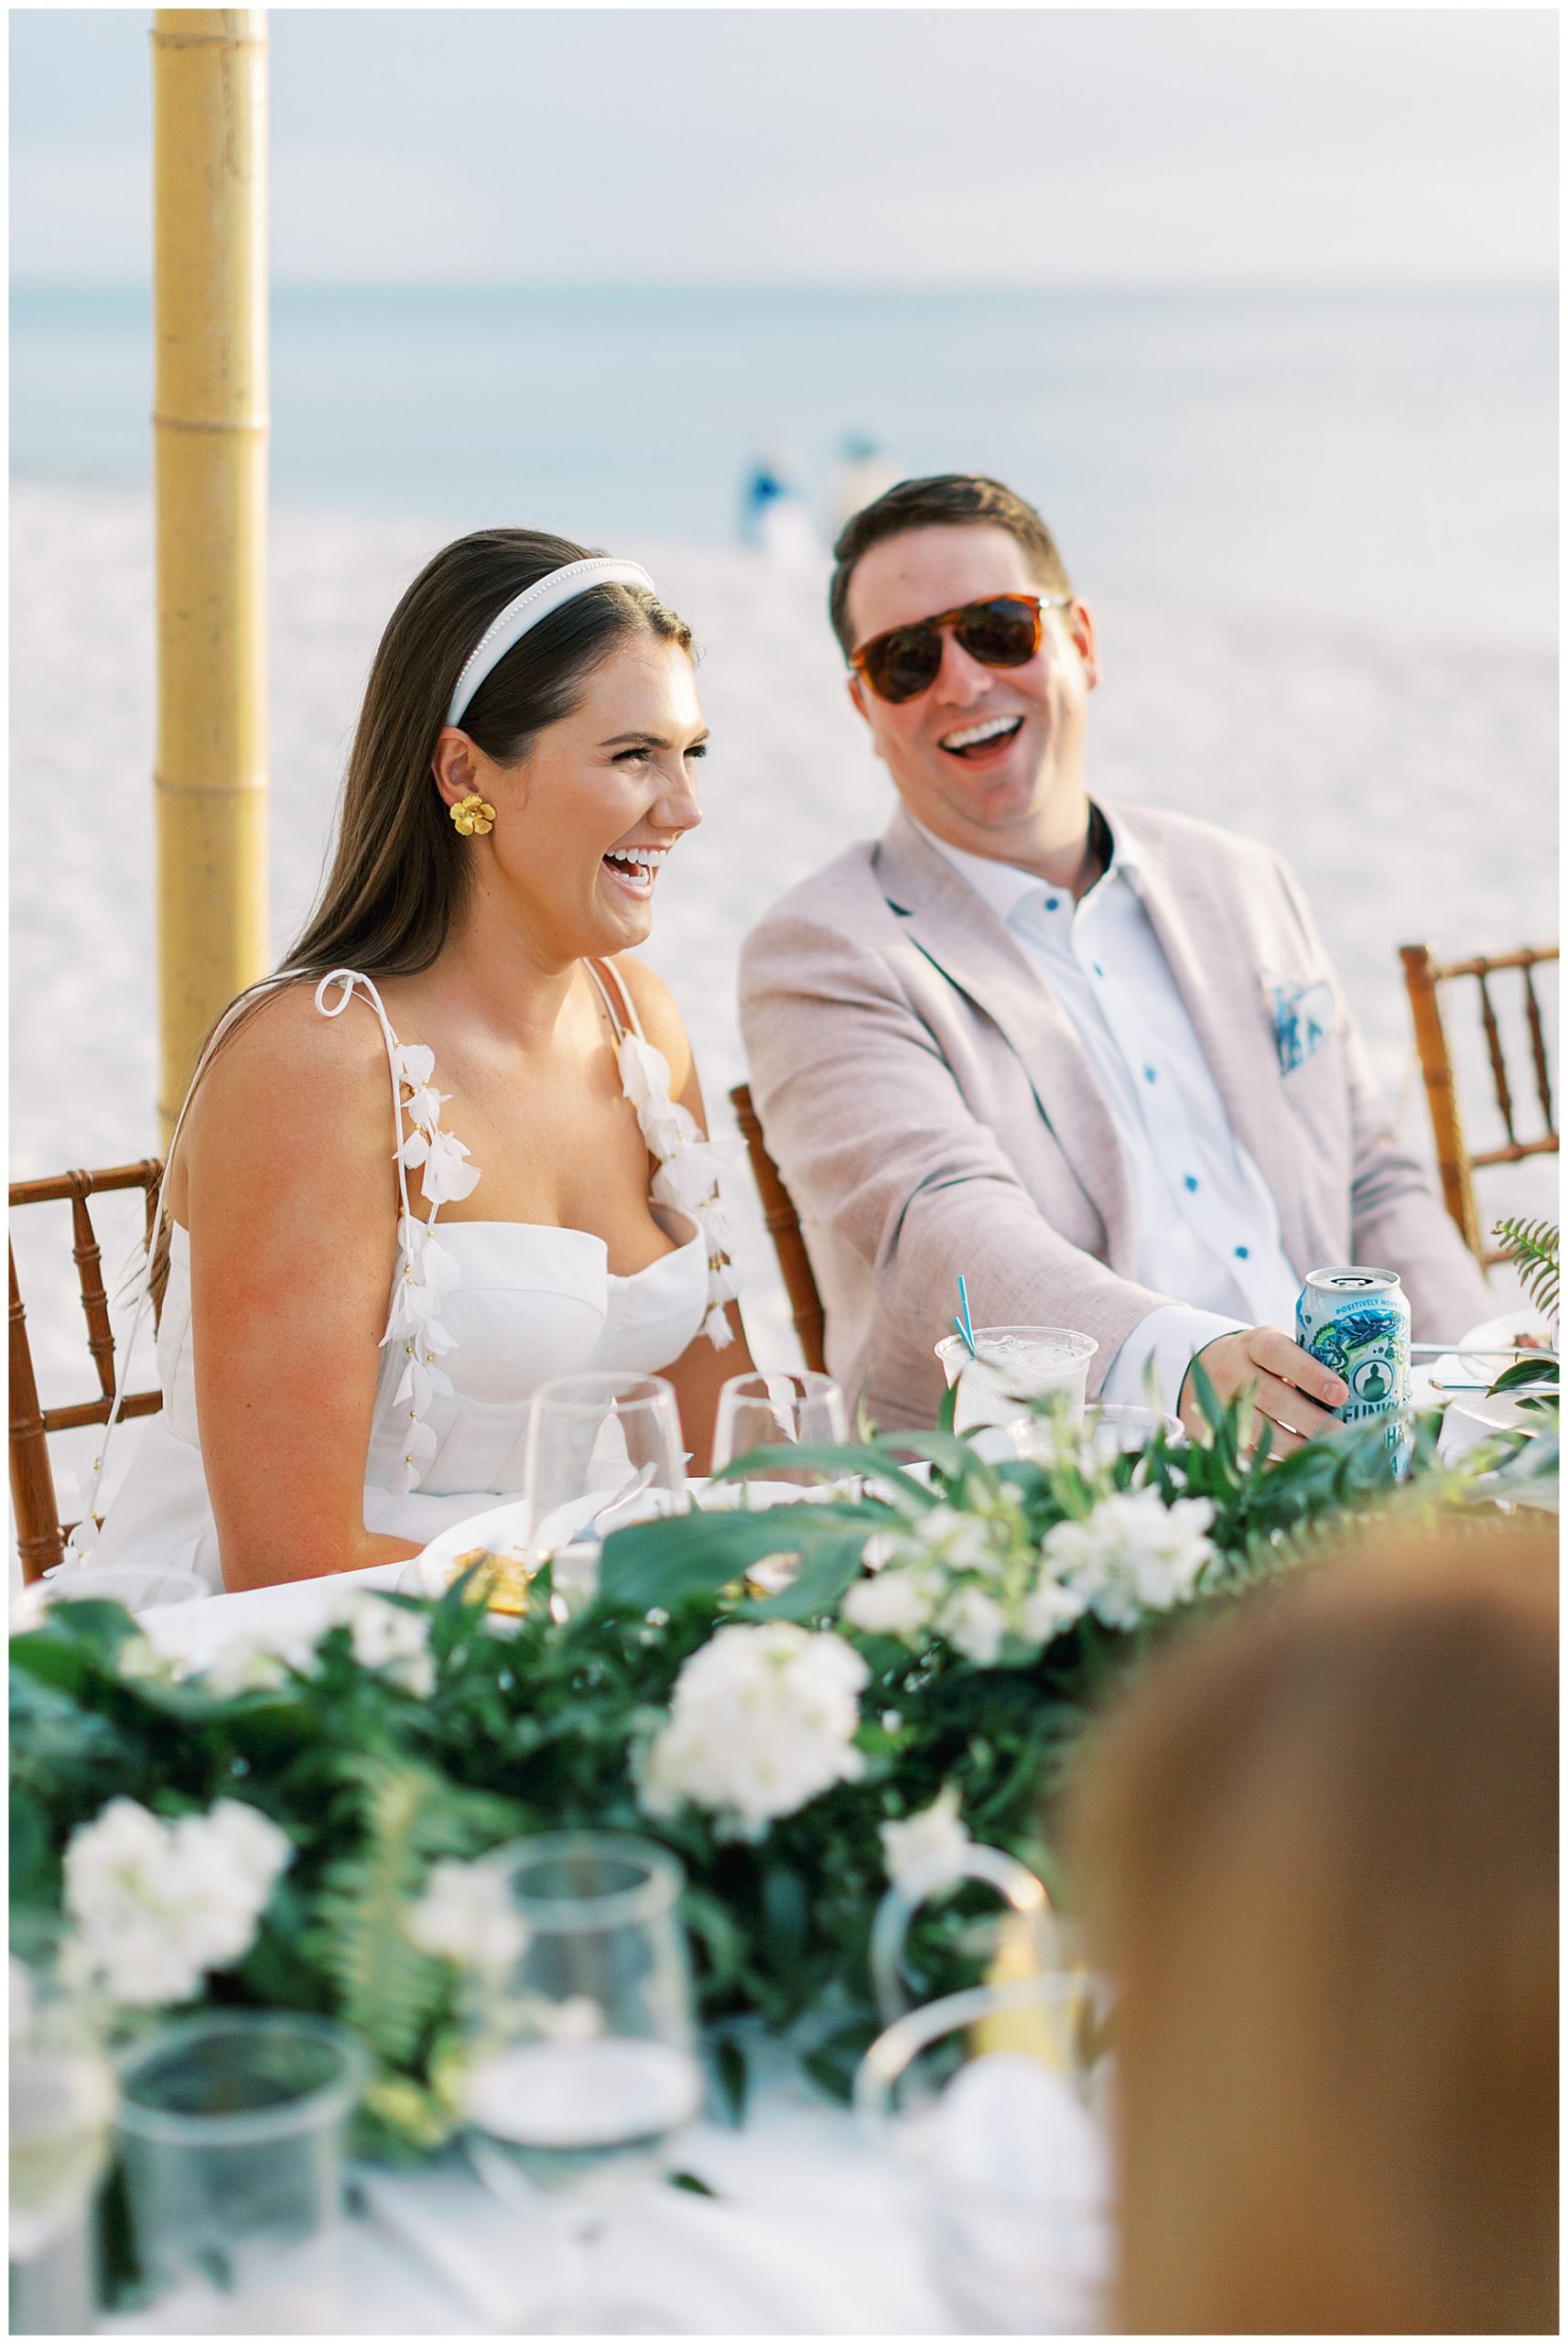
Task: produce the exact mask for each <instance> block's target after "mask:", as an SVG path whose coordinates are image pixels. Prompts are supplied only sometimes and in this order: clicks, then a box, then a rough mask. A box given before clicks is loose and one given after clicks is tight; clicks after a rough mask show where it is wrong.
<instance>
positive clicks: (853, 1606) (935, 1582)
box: [839, 1534, 942, 1636]
mask: <svg viewBox="0 0 1568 2344" xmlns="http://www.w3.org/2000/svg"><path fill="white" fill-rule="evenodd" d="M879 1535H880V1534H879ZM873 1543H874V1542H873V1541H872V1540H870V1539H868V1541H867V1544H868V1546H869V1545H871V1544H873ZM941 1600H942V1581H941V1579H939V1578H937V1577H935V1575H934V1574H933V1573H931V1572H929V1571H918V1570H894V1569H885V1570H879V1571H876V1572H873V1573H872V1574H871V1576H870V1577H868V1578H866V1579H857V1580H856V1581H855V1584H854V1585H853V1587H851V1588H850V1589H849V1591H848V1592H847V1594H846V1595H845V1597H844V1601H843V1602H842V1604H841V1605H840V1606H839V1609H840V1611H841V1612H842V1613H843V1616H844V1618H845V1619H846V1620H848V1621H849V1624H850V1626H851V1627H854V1628H861V1629H863V1630H864V1631H865V1633H866V1634H867V1635H869V1636H916V1635H918V1634H919V1633H920V1631H921V1630H922V1628H928V1627H929V1626H930V1624H931V1622H932V1621H933V1620H934V1619H935V1616H936V1607H937V1605H938V1604H939V1603H940V1601H941Z"/></svg>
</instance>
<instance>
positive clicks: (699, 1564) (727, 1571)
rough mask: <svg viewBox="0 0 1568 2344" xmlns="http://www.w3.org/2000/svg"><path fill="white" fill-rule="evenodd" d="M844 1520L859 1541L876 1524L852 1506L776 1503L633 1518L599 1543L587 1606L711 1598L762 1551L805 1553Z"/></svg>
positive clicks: (663, 1605) (657, 1605) (653, 1606)
mask: <svg viewBox="0 0 1568 2344" xmlns="http://www.w3.org/2000/svg"><path fill="white" fill-rule="evenodd" d="M846 1524H855V1525H863V1527H862V1528H861V1530H860V1536H861V1538H862V1540H864V1539H865V1538H866V1537H868V1536H870V1534H871V1530H872V1529H873V1528H874V1527H875V1523H874V1521H873V1520H868V1519H867V1518H866V1516H864V1515H863V1514H860V1513H858V1512H857V1511H855V1510H854V1509H852V1508H847V1507H843V1506H830V1505H775V1506H768V1507H766V1508H765V1509H764V1510H763V1511H762V1512H761V1513H759V1514H747V1513H742V1512H737V1513H734V1514H730V1513H723V1514H668V1515H665V1518H664V1519H663V1520H662V1521H657V1522H634V1523H632V1524H630V1525H628V1527H627V1528H626V1529H624V1530H616V1531H612V1532H611V1536H609V1537H608V1538H607V1539H606V1540H605V1542H604V1545H603V1547H602V1549H601V1550H600V1558H599V1588H598V1592H597V1595H596V1597H595V1601H594V1605H593V1607H592V1608H593V1609H595V1610H600V1609H603V1608H605V1607H607V1606H611V1605H614V1606H618V1607H619V1606H624V1607H626V1608H627V1609H629V1610H631V1611H633V1612H652V1611H654V1610H660V1611H665V1612H670V1611H673V1610H674V1609H675V1607H676V1604H677V1603H679V1602H681V1601H683V1600H684V1599H685V1598H686V1597H687V1596H689V1595H717V1594H718V1592H719V1589H720V1588H723V1587H728V1586H729V1585H730V1581H731V1580H732V1579H741V1578H743V1577H744V1576H745V1573H746V1570H747V1568H748V1566H749V1565H750V1564H752V1563H759V1562H761V1561H762V1557H763V1556H764V1555H787V1554H799V1553H803V1552H805V1551H806V1549H807V1548H808V1547H811V1546H815V1545H816V1544H817V1543H818V1541H819V1540H821V1539H822V1538H824V1537H826V1536H828V1535H829V1534H830V1533H833V1532H835V1531H838V1532H841V1531H842V1529H843V1527H844V1525H846Z"/></svg>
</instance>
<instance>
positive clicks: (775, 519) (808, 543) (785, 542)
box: [741, 454, 822, 570]
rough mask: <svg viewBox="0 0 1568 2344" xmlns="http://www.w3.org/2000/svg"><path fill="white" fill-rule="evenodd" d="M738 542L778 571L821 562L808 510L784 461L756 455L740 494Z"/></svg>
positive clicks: (792, 472) (793, 475) (790, 466)
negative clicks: (739, 539) (771, 564)
mask: <svg viewBox="0 0 1568 2344" xmlns="http://www.w3.org/2000/svg"><path fill="white" fill-rule="evenodd" d="M741 543H742V544H743V545H748V546H750V547H751V548H752V550H753V552H755V553H760V554H761V555H762V559H763V560H764V561H769V562H772V563H773V566H774V567H775V568H776V569H779V570H806V569H809V568H810V567H811V565H812V564H813V563H814V562H816V561H817V560H819V559H821V554H822V548H821V547H820V545H819V544H818V542H817V536H816V524H815V523H814V522H813V520H812V517H811V507H810V505H808V504H807V503H806V498H805V496H804V494H802V492H801V490H800V488H799V487H798V485H797V484H796V482H795V469H794V466H793V465H792V464H790V463H789V461H787V459H785V458H784V457H783V456H780V455H776V454H771V455H763V456H759V457H758V459H757V461H756V462H755V463H754V464H753V465H752V468H751V470H750V472H748V473H747V475H746V481H745V485H744V487H743V488H742V489H741Z"/></svg>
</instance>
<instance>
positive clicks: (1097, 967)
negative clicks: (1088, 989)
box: [1095, 960, 1105, 977]
mask: <svg viewBox="0 0 1568 2344" xmlns="http://www.w3.org/2000/svg"><path fill="white" fill-rule="evenodd" d="M1095 974H1096V976H1097V977H1103V976H1104V974H1105V971H1104V970H1103V969H1102V968H1101V967H1100V964H1099V962H1098V960H1097V961H1096V962H1095Z"/></svg>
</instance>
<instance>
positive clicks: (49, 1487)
mask: <svg viewBox="0 0 1568 2344" xmlns="http://www.w3.org/2000/svg"><path fill="white" fill-rule="evenodd" d="M162 1178H163V1166H162V1165H161V1164H160V1163H158V1162H157V1160H156V1159H155V1158H153V1157H148V1159H147V1160H146V1162H145V1163H143V1164H121V1165H117V1166H115V1167H114V1168H113V1169H111V1170H108V1171H103V1172H61V1173H59V1174H57V1175H55V1176H54V1177H52V1178H49V1179H45V1180H13V1182H12V1183H11V1210H12V1211H13V1212H14V1213H15V1212H16V1211H17V1210H20V1209H21V1207H23V1206H24V1205H40V1204H58V1203H60V1202H63V1201H66V1200H69V1202H70V1221H71V1234H72V1239H73V1243H72V1248H71V1251H72V1254H73V1257H74V1259H75V1262H76V1270H77V1277H78V1280H79V1282H80V1284H81V1308H82V1311H83V1313H84V1314H85V1317H86V1319H87V1349H88V1351H89V1353H90V1355H91V1357H92V1363H93V1366H94V1367H95V1369H96V1370H97V1373H98V1397H97V1399H95V1400H81V1401H75V1402H72V1403H71V1404H70V1405H69V1406H66V1407H61V1408H45V1407H42V1406H40V1405H39V1402H38V1381H37V1378H36V1376H35V1375H34V1373H33V1355H32V1349H31V1346H30V1344H29V1342H28V1340H27V1310H26V1308H25V1306H24V1304H23V1301H22V1296H21V1290H20V1288H19V1286H17V1283H16V1253H15V1250H14V1249H12V1248H10V1247H7V1251H8V1252H9V1253H10V1256H11V1351H10V1371H11V1503H12V1505H13V1507H14V1508H15V1510H16V1545H17V1548H18V1550H19V1552H20V1555H21V1558H22V1577H23V1579H25V1580H27V1581H31V1580H33V1579H41V1578H42V1577H43V1575H44V1573H45V1571H47V1570H49V1568H51V1567H52V1566H53V1565H54V1564H56V1563H58V1562H59V1560H60V1558H61V1557H62V1556H63V1555H64V1552H65V1542H66V1540H67V1539H68V1538H69V1537H70V1533H71V1531H72V1530H73V1529H74V1528H75V1526H76V1525H75V1524H74V1523H66V1522H61V1520H60V1518H59V1498H58V1497H57V1495H56V1493H55V1481H54V1468H53V1465H52V1464H51V1462H50V1460H49V1436H50V1435H51V1434H52V1433H59V1432H68V1431H70V1430H71V1429H72V1428H73V1427H76V1426H78V1425H104V1424H107V1423H108V1421H109V1414H110V1411H111V1409H112V1408H113V1406H114V1334H113V1331H112V1330H111V1328H110V1325H109V1297H108V1296H107V1295H106V1293H105V1292H104V1288H103V1257H102V1253H101V1252H100V1248H99V1244H98V1239H97V1235H96V1233H95V1232H94V1230H93V1226H92V1213H91V1212H90V1210H89V1209H88V1202H87V1200H88V1199H89V1197H92V1196H103V1195H105V1194H107V1193H109V1192H111V1191H113V1190H116V1189H125V1188H141V1189H143V1190H145V1192H146V1242H147V1244H148V1246H149V1248H150V1247H151V1244H152V1242H153V1232H154V1230H155V1228H156V1226H157V1200H158V1183H159V1182H160V1181H161V1180H162ZM162 1405H163V1395H162V1394H161V1393H159V1392H156V1391H155V1392H129V1393H127V1394H125V1397H124V1399H123V1400H122V1401H121V1403H120V1414H121V1416H122V1417H125V1416H154V1415H156V1414H157V1410H158V1409H159V1408H161V1407H162Z"/></svg>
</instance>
